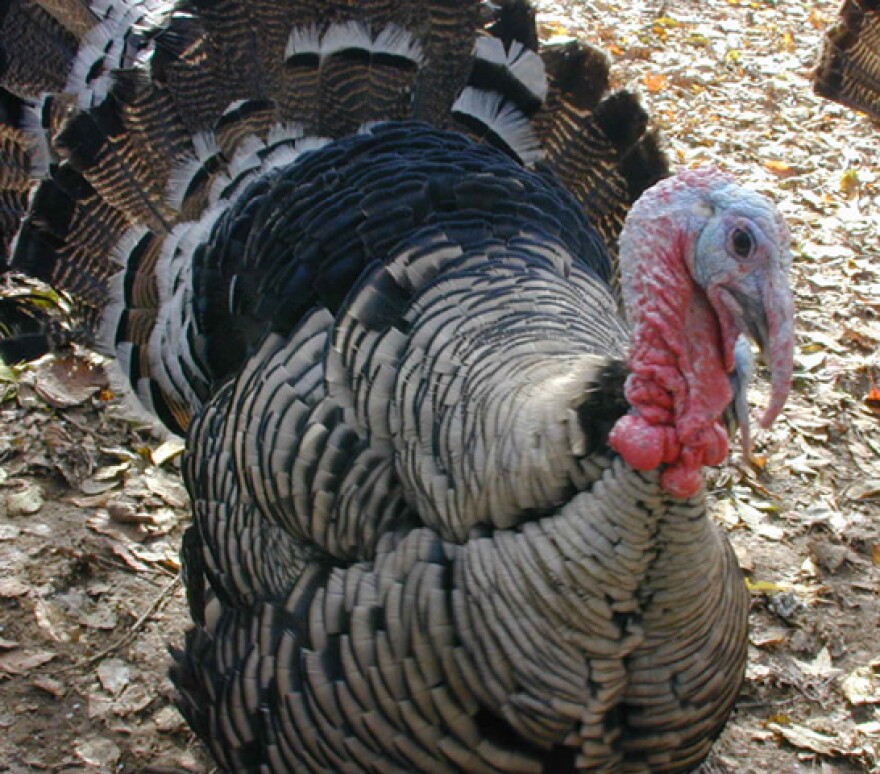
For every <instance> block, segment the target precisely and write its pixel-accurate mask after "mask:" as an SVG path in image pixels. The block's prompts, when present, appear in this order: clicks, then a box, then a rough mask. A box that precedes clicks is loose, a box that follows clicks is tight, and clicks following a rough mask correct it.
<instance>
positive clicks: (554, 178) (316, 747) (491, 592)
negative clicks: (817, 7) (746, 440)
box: [0, 0, 793, 774]
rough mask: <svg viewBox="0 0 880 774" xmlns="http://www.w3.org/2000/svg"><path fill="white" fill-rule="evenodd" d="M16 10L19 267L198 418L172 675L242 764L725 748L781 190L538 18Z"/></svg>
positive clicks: (620, 755) (770, 360) (152, 397)
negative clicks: (717, 474) (735, 518)
mask: <svg viewBox="0 0 880 774" xmlns="http://www.w3.org/2000/svg"><path fill="white" fill-rule="evenodd" d="M5 9H6V16H5V19H4V21H3V25H2V28H0V32H2V35H3V36H2V38H0V40H2V41H3V45H4V46H5V47H6V50H5V60H6V62H7V63H9V62H14V63H15V64H14V66H7V69H6V73H5V79H6V80H5V87H6V88H7V89H9V90H10V91H11V92H13V93H15V94H17V95H18V96H20V97H22V98H28V99H31V100H33V102H34V105H35V108H34V113H33V120H32V121H31V122H30V125H31V126H32V133H31V135H29V138H30V139H29V143H30V144H29V146H28V147H29V148H32V153H33V154H34V155H36V156H39V157H40V158H41V159H42V162H41V163H40V164H36V163H35V166H38V167H43V168H45V169H46V170H47V176H46V177H45V179H43V180H42V181H41V182H40V183H39V185H38V186H37V187H36V188H35V190H34V192H33V194H32V196H31V200H30V208H29V211H28V213H27V214H26V216H25V218H24V219H23V222H22V224H21V227H20V230H19V232H18V234H17V237H16V239H15V243H14V248H13V268H15V269H16V270H18V271H21V272H24V273H27V274H30V275H32V276H35V277H38V278H40V279H43V280H45V281H47V282H49V283H50V284H52V285H53V286H55V287H58V288H60V289H62V290H64V291H66V292H67V293H69V294H70V295H71V297H72V298H73V299H74V301H75V304H76V311H77V313H78V314H79V315H80V317H81V318H82V319H83V320H84V324H85V325H88V326H91V327H92V329H93V330H94V333H95V338H96V341H97V343H98V345H99V346H100V347H101V348H102V349H103V350H104V351H105V352H107V353H109V354H111V355H113V356H114V357H115V358H116V362H117V364H118V370H119V379H120V380H121V381H124V382H125V383H127V384H128V385H129V387H130V390H131V392H132V394H133V395H135V396H136V397H137V399H138V400H139V401H140V404H141V406H142V407H143V408H144V409H145V410H146V411H148V412H149V413H151V414H153V415H155V416H156V417H158V418H159V419H160V420H161V421H162V422H163V423H164V424H165V425H166V426H167V427H168V428H169V429H170V430H172V431H174V432H180V433H183V432H185V433H186V436H187V452H186V455H185V459H184V478H185V482H186V485H187V488H188V490H189V494H190V498H191V502H192V515H193V525H192V526H191V527H190V528H189V530H188V531H187V533H186V537H185V540H184V546H183V559H184V562H183V564H184V579H185V583H186V587H187V593H188V599H189V605H190V609H191V613H192V618H193V623H194V626H193V628H192V629H191V630H190V632H189V633H188V635H187V638H186V641H185V643H184V645H183V647H182V648H181V649H180V650H177V651H175V654H174V658H175V663H174V665H173V667H172V679H173V680H174V682H175V684H176V686H177V691H178V703H179V707H180V709H181V712H182V713H183V715H184V716H185V717H186V719H187V721H188V722H189V723H190V725H191V726H192V728H193V729H194V730H195V731H196V732H197V733H198V735H199V736H200V737H201V738H202V739H203V740H204V742H205V743H206V745H207V746H208V748H209V749H210V750H211V752H212V754H213V755H214V757H215V758H216V760H217V762H218V764H219V765H220V766H221V767H222V768H223V769H225V770H229V771H242V772H290V771H297V772H300V771H312V772H359V771H373V772H414V771H420V772H432V774H433V773H434V772H548V773H549V772H566V771H592V772H683V771H690V770H693V769H694V768H696V767H697V766H698V765H699V764H700V763H701V762H702V761H704V760H705V758H706V757H707V755H708V754H709V751H710V748H711V745H712V742H713V740H714V739H715V738H716V737H717V735H718V733H719V732H720V731H721V729H722V728H723V726H724V724H725V722H726V719H727V717H728V714H729V713H730V711H731V708H732V706H733V703H734V700H735V698H736V696H737V693H738V691H739V688H740V684H741V682H742V678H743V672H744V664H745V657H746V648H747V632H746V627H747V621H746V616H747V608H748V595H747V593H746V589H745V587H744V584H743V581H742V577H741V574H740V570H739V568H738V566H737V563H736V559H735V556H734V554H733V551H732V549H731V547H730V545H729V543H728V542H727V539H726V537H725V536H724V535H723V533H721V532H720V531H719V530H718V529H717V528H716V527H715V526H714V525H713V523H712V522H711V519H710V517H709V515H708V513H707V508H706V492H705V486H704V483H703V473H702V471H703V468H704V466H706V465H716V464H719V463H720V462H722V460H723V459H724V457H725V455H726V452H727V444H728V436H727V433H726V432H725V430H724V429H723V423H722V416H723V413H724V411H725V409H726V408H727V407H728V405H729V404H730V403H731V401H732V399H734V397H736V398H737V400H734V403H735V404H737V405H740V404H741V401H740V399H741V397H742V390H741V388H738V387H736V386H735V385H736V382H737V379H739V378H740V377H742V376H743V375H744V374H743V372H744V371H746V370H747V368H746V367H745V366H744V365H743V363H747V361H748V357H746V356H744V355H743V349H742V347H741V345H738V344H737V341H738V339H739V337H741V336H747V337H749V338H751V339H752V340H754V341H755V342H757V344H758V345H759V347H760V348H761V350H762V351H763V353H764V357H765V360H766V362H767V364H768V365H769V367H770V369H771V373H772V380H771V388H770V398H769V402H768V405H767V407H766V410H765V413H764V415H763V418H762V423H763V424H764V425H767V424H769V423H770V422H771V421H772V420H773V419H774V417H775V416H776V415H777V414H778V413H779V411H780V410H781V408H782V406H783V404H784V401H785V398H786V395H787V393H788V390H789V387H790V381H791V373H792V356H793V307H792V300H791V294H790V291H789V288H788V280H787V272H788V267H789V263H790V252H789V246H788V234H787V230H786V227H785V225H784V223H783V221H782V219H781V218H780V216H779V214H778V213H777V211H776V210H775V208H774V207H773V205H772V204H771V203H770V202H769V201H768V200H767V199H765V198H764V197H762V196H759V195H757V194H755V193H753V192H750V191H748V190H746V189H743V188H742V187H740V186H738V185H737V184H736V183H735V181H734V180H732V179H731V178H730V177H729V176H728V175H726V174H724V173H721V172H719V171H717V170H714V169H698V170H685V171H682V172H680V173H678V174H676V175H674V176H672V177H668V176H667V170H666V165H665V161H664V158H663V155H662V153H661V151H660V149H659V147H658V143H657V139H656V137H655V136H654V135H653V134H652V133H651V132H650V131H648V129H647V116H646V114H645V112H644V110H643V109H642V108H641V107H640V106H639V104H638V102H637V100H636V99H635V98H634V97H633V96H632V95H630V94H627V93H624V92H618V93H609V91H608V67H607V63H606V61H605V59H604V56H603V55H602V54H601V53H599V52H597V51H595V50H593V49H591V48H590V47H588V46H585V45H582V44H579V43H577V42H573V41H571V42H560V43H556V44H553V45H546V46H542V45H540V44H539V42H538V36H537V34H536V31H535V22H534V17H533V14H532V12H531V10H530V9H529V7H528V6H527V4H525V3H524V2H520V1H508V2H502V3H500V4H499V5H498V6H496V7H494V8H489V9H487V8H484V7H481V5H480V4H479V3H478V2H475V1H474V0H398V1H397V2H390V1H388V2H386V1H385V0H361V1H360V2H356V1H354V0H350V1H348V2H320V3H319V2H315V0H218V1H217V2H212V1H210V0H190V1H189V2H185V3H181V4H179V5H177V6H175V7H173V8H170V7H165V6H161V5H160V4H158V3H151V2H148V1H146V0H144V2H136V1H135V0H129V2H128V3H127V4H126V3H121V2H119V1H118V0H96V2H94V3H93V4H92V6H91V7H90V8H89V7H86V6H84V5H83V4H82V3H80V2H78V0H51V1H50V0H46V2H39V3H37V2H17V3H16V2H11V3H8V4H7V5H6V6H5ZM487 11H488V12H490V13H489V15H490V16H492V18H489V19H486V18H485V17H486V12H487ZM10 31H11V32H10ZM22 41H24V42H22ZM27 41H38V43H39V45H37V44H36V43H35V44H33V45H28V44H27ZM35 50H36V51H39V52H40V55H39V56H37V57H35V56H34V55H33V51H35ZM62 81H63V83H62ZM46 92H49V94H47V93H46ZM42 137H46V138H48V139H46V140H42V139H41V138H42ZM658 181H659V182H658ZM624 219H625V225H624ZM738 353H739V354H738ZM732 384H733V385H734V386H732ZM734 392H736V393H737V396H734ZM737 413H739V414H740V415H741V414H742V410H741V409H740V410H739V411H738V412H737Z"/></svg>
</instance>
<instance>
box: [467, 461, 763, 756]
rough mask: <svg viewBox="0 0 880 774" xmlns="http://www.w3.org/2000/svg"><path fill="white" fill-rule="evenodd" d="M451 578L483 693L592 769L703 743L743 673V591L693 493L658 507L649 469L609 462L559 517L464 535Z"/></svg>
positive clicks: (692, 750) (685, 752) (536, 737)
mask: <svg viewBox="0 0 880 774" xmlns="http://www.w3.org/2000/svg"><path fill="white" fill-rule="evenodd" d="M456 580H457V583H456V587H457V591H455V592H453V595H454V603H455V604H454V609H455V610H456V613H457V624H458V627H457V628H458V634H459V637H460V638H461V639H462V641H463V642H464V643H465V644H466V646H467V647H468V649H469V651H470V653H471V656H472V658H473V659H474V662H475V663H476V666H477V669H478V671H479V672H480V674H481V676H483V678H484V679H483V682H482V689H483V695H482V696H481V698H482V700H483V701H484V702H486V703H487V704H488V705H489V706H496V707H502V708H503V713H504V719H505V720H506V721H507V722H508V723H510V724H511V725H512V726H513V727H514V728H516V729H517V730H518V731H519V732H520V733H522V734H523V735H524V736H526V737H527V738H529V739H532V740H533V741H535V742H536V743H539V744H541V745H545V744H548V745H552V744H559V742H560V740H562V739H565V740H566V744H569V745H575V746H578V747H580V748H581V754H582V755H583V757H584V760H585V761H588V762H589V763H590V765H593V766H596V767H597V769H596V770H605V769H601V768H599V767H601V766H602V765H607V764H609V763H610V762H613V763H617V764H620V763H623V762H627V763H634V762H640V763H642V762H644V763H650V762H651V761H653V762H655V763H657V762H660V761H662V760H663V756H664V755H667V754H669V753H670V752H672V751H676V752H677V753H679V754H681V756H682V759H691V758H692V759H693V760H694V761H698V760H700V756H702V755H705V753H706V752H707V751H708V747H709V745H710V743H711V738H712V737H713V736H714V732H715V731H717V730H718V728H720V722H721V720H722V719H723V718H724V717H726V711H727V709H728V708H729V706H730V705H731V703H732V701H733V698H734V697H735V695H736V693H737V691H738V688H739V684H740V681H741V679H742V673H743V666H744V658H745V625H746V622H745V614H746V607H747V599H746V594H745V588H744V586H743V584H742V579H741V577H740V575H739V570H738V568H737V566H736V561H735V559H734V558H733V556H732V552H731V551H730V548H729V546H727V545H726V543H725V542H724V541H723V538H721V537H720V536H719V534H718V533H717V531H716V529H715V528H714V526H713V525H712V524H710V523H709V521H708V519H707V517H706V513H705V504H704V494H703V492H702V491H700V492H699V493H698V494H697V495H696V496H695V497H694V498H692V499H691V500H688V501H681V500H663V499H662V496H661V494H660V489H659V486H658V474H656V473H653V472H652V473H638V472H636V471H633V470H632V469H630V468H628V467H627V466H626V465H625V464H624V463H622V462H621V461H620V460H618V461H617V462H615V464H614V466H613V467H612V468H611V469H610V470H608V471H607V472H606V474H605V475H604V477H603V478H602V480H601V481H600V482H598V483H597V484H596V485H595V487H594V489H593V491H592V492H588V493H583V494H581V495H578V496H577V497H575V498H574V499H573V500H571V501H570V502H569V503H568V504H566V505H565V506H564V507H563V508H561V509H560V511H559V513H558V514H557V515H556V516H554V517H552V518H548V519H543V520H540V521H536V522H531V523H528V524H525V525H523V526H522V528H521V529H519V530H517V531H499V532H496V533H494V534H493V535H491V536H489V537H486V538H482V539H479V540H472V541H470V542H469V543H467V544H466V545H465V546H464V547H463V550H462V557H461V561H460V562H458V563H457V567H456ZM499 633H501V634H499ZM713 724H718V725H717V727H716V726H715V725H713ZM707 728H708V729H709V731H711V732H712V733H710V736H709V738H708V739H707V737H706V734H707ZM642 749H645V750H650V753H648V752H645V753H642V752H640V750H642ZM609 770H610V769H609ZM664 770H666V769H664ZM669 770H672V769H669ZM675 770H678V769H675ZM681 770H688V767H687V766H683V767H682V768H681Z"/></svg>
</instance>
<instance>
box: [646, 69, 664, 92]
mask: <svg viewBox="0 0 880 774" xmlns="http://www.w3.org/2000/svg"><path fill="white" fill-rule="evenodd" d="M668 83H669V81H668V80H667V78H666V76H665V75H663V73H645V88H646V89H647V90H648V91H649V92H651V94H656V93H657V92H659V91H663V89H665V88H666V85H667V84H668Z"/></svg>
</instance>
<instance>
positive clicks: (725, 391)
mask: <svg viewBox="0 0 880 774" xmlns="http://www.w3.org/2000/svg"><path fill="white" fill-rule="evenodd" d="M682 220H683V218H682V217H681V216H680V214H673V215H671V216H667V217H657V218H653V219H650V220H646V219H645V218H639V219H638V222H637V225H633V224H628V227H630V228H631V230H632V232H635V235H633V234H632V233H630V234H628V235H627V238H626V239H622V240H621V267H622V277H623V288H624V299H625V301H626V306H627V314H628V318H629V322H630V324H631V326H632V341H633V343H632V348H631V350H630V354H629V357H628V360H627V363H628V365H629V368H630V370H631V375H630V377H629V378H628V380H627V384H626V397H627V400H628V401H629V403H630V405H631V406H632V408H633V411H632V413H631V414H630V415H628V416H627V417H624V418H623V419H622V420H621V421H620V422H619V423H618V424H617V426H616V427H615V428H614V431H613V432H612V434H611V444H612V446H613V447H614V448H615V449H616V450H617V451H619V452H620V453H621V454H622V455H623V457H624V459H626V460H627V461H628V462H629V463H630V464H631V465H633V466H634V467H636V468H638V469H639V470H652V469H654V468H657V467H659V466H660V465H661V464H664V463H665V464H668V465H670V468H669V469H667V470H666V471H665V472H664V475H663V485H664V487H665V488H666V489H667V491H669V492H670V493H671V494H675V495H678V496H681V497H687V496H689V495H692V494H694V492H695V491H696V490H697V489H698V488H699V486H700V483H701V481H702V468H703V466H704V465H718V464H720V463H721V462H722V461H723V460H724V458H725V457H726V455H727V434H726V433H725V431H724V429H723V428H722V427H721V424H720V423H719V418H720V417H721V415H722V413H723V411H724V409H725V407H726V406H727V405H728V404H729V403H730V400H731V398H732V393H731V388H730V382H729V376H728V373H727V371H728V369H727V367H726V364H725V363H724V359H723V352H724V347H723V346H722V334H721V330H720V327H719V324H718V321H717V315H716V314H715V313H714V311H713V310H712V308H711V306H710V304H709V301H708V299H707V297H706V295H705V293H704V292H703V290H702V289H701V288H699V287H698V286H697V285H696V284H695V283H694V281H693V279H692V276H691V268H690V267H692V266H693V261H694V256H693V250H694V247H693V238H694V237H693V235H692V234H691V233H689V230H688V229H687V228H686V227H685V228H682V226H681V222H682ZM685 222H686V221H685ZM625 233H626V232H625Z"/></svg>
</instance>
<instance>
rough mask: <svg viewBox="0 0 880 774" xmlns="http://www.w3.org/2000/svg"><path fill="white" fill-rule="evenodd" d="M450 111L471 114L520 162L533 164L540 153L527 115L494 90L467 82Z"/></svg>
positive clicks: (539, 144)
mask: <svg viewBox="0 0 880 774" xmlns="http://www.w3.org/2000/svg"><path fill="white" fill-rule="evenodd" d="M452 112H453V113H462V114H464V115H468V116H471V117H472V118H475V119H476V120H478V121H479V122H480V123H482V124H483V125H484V126H486V127H487V128H489V129H490V130H491V131H492V132H494V133H495V134H496V135H497V136H498V137H500V138H501V139H502V140H503V141H504V142H505V143H506V145H507V146H508V147H509V148H510V149H511V150H512V151H513V152H514V153H516V154H517V156H519V158H520V160H521V161H522V162H523V164H526V165H531V164H534V163H536V162H537V161H540V159H541V157H542V156H543V151H542V149H541V142H540V140H539V139H538V135H537V134H535V129H534V127H533V126H532V122H531V121H530V120H529V118H528V116H526V115H525V113H523V112H522V111H521V110H520V109H519V108H517V107H516V105H514V104H512V103H511V102H510V101H509V100H507V99H505V98H504V97H502V96H501V95H500V94H498V93H496V92H493V91H484V90H483V89H475V88H473V87H472V86H468V87H467V88H466V89H464V90H463V91H462V92H461V94H460V95H459V97H458V99H457V100H456V101H455V103H454V104H453V106H452Z"/></svg>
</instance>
